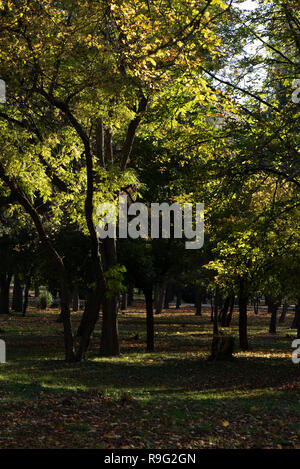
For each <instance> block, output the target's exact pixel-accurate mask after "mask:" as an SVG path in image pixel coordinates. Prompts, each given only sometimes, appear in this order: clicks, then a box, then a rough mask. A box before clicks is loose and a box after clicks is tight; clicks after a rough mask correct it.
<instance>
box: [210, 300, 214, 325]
mask: <svg viewBox="0 0 300 469" xmlns="http://www.w3.org/2000/svg"><path fill="white" fill-rule="evenodd" d="M210 322H214V296H213V294H212V293H211V295H210Z"/></svg>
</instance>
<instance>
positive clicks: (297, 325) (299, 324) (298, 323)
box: [291, 298, 300, 339]
mask: <svg viewBox="0 0 300 469" xmlns="http://www.w3.org/2000/svg"><path fill="white" fill-rule="evenodd" d="M291 328H292V329H297V339H300V298H298V300H297V301H296V305H295V316H294V320H293V323H292V326H291Z"/></svg>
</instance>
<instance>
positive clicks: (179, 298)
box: [176, 290, 182, 309]
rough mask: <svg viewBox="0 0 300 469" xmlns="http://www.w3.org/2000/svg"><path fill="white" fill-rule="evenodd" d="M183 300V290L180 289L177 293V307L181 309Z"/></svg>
mask: <svg viewBox="0 0 300 469" xmlns="http://www.w3.org/2000/svg"><path fill="white" fill-rule="evenodd" d="M181 300H182V292H181V290H178V291H177V293H176V309H180V305H181Z"/></svg>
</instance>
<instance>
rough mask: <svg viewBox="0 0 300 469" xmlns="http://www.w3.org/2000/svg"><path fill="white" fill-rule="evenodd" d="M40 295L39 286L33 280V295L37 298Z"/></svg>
mask: <svg viewBox="0 0 300 469" xmlns="http://www.w3.org/2000/svg"><path fill="white" fill-rule="evenodd" d="M39 295H40V287H39V285H38V284H37V283H36V282H35V284H34V297H35V298H37V297H38V296H39Z"/></svg>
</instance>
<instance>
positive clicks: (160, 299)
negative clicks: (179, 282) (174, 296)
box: [155, 284, 165, 314]
mask: <svg viewBox="0 0 300 469" xmlns="http://www.w3.org/2000/svg"><path fill="white" fill-rule="evenodd" d="M164 294H165V286H164V284H159V285H158V296H157V303H156V311H155V314H161V312H162V309H163V304H164Z"/></svg>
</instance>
